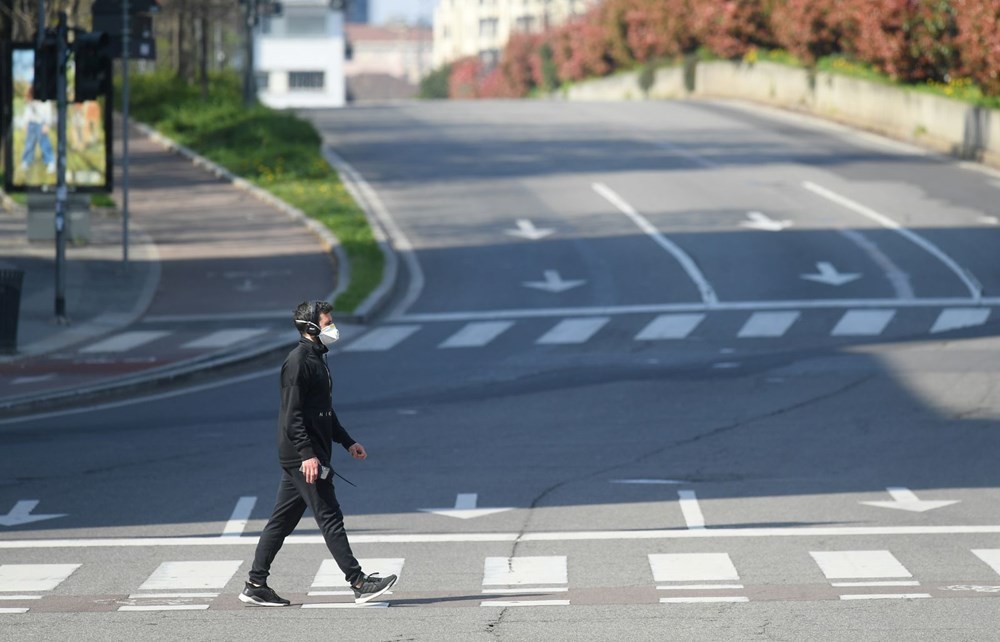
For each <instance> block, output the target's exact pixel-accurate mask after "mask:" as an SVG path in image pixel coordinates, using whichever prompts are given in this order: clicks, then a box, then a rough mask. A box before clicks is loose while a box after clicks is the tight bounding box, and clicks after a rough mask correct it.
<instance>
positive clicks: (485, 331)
mask: <svg viewBox="0 0 1000 642" xmlns="http://www.w3.org/2000/svg"><path fill="white" fill-rule="evenodd" d="M513 325H514V322H513V321H484V322H480V323H470V324H468V325H467V326H465V327H464V328H462V329H461V330H459V331H458V332H456V333H455V334H453V335H451V336H450V337H448V338H447V339H446V340H445V341H444V342H443V343H442V344H441V345H440V346H439V347H441V348H480V347H482V346H485V345H486V344H488V343H489V342H490V341H493V340H494V339H496V338H497V337H498V336H500V335H501V334H503V333H504V332H506V331H507V330H509V329H510V327H511V326H513Z"/></svg>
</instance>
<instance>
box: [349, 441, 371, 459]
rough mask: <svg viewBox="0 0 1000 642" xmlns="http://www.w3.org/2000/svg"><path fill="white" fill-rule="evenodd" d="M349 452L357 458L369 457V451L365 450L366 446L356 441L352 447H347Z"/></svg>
mask: <svg viewBox="0 0 1000 642" xmlns="http://www.w3.org/2000/svg"><path fill="white" fill-rule="evenodd" d="M347 452H349V453H351V457H354V458H355V459H367V458H368V453H366V452H365V447H364V446H362V445H361V444H359V443H355V444H354V445H352V446H351V447H350V448H348V449H347Z"/></svg>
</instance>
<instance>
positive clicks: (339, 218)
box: [130, 72, 383, 312]
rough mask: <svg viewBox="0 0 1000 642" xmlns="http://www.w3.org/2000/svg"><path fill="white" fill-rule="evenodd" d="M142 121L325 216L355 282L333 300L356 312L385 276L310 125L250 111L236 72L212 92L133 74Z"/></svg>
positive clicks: (217, 79)
mask: <svg viewBox="0 0 1000 642" xmlns="http://www.w3.org/2000/svg"><path fill="white" fill-rule="evenodd" d="M130 81H131V83H132V84H131V88H130V97H131V100H130V109H131V114H132V116H133V117H134V118H136V119H137V120H141V121H143V122H146V123H148V124H150V125H151V126H153V127H155V128H156V129H157V130H159V131H161V132H162V133H164V134H165V135H167V136H169V137H171V138H173V139H174V140H176V141H177V142H179V143H181V144H183V145H186V146H188V147H190V148H191V149H193V150H195V151H197V152H198V153H199V154H201V155H203V156H205V157H207V158H209V159H211V160H213V161H215V162H216V163H218V164H220V165H222V166H223V167H225V168H227V169H228V170H229V171H231V172H233V173H234V174H236V175H238V176H242V177H243V178H245V179H247V180H249V181H251V182H252V183H254V184H256V185H258V186H260V187H261V188H263V189H266V190H268V191H269V192H271V193H272V194H274V195H275V196H277V197H278V198H280V199H282V200H284V201H285V202H287V203H289V204H291V205H293V206H295V207H297V208H298V209H300V210H302V211H303V212H305V213H306V215H308V216H310V217H312V218H314V219H316V220H318V221H320V222H321V223H323V224H324V225H326V226H327V228H329V229H330V231H332V232H333V233H334V234H335V235H336V236H337V238H338V239H340V242H341V244H342V245H343V247H344V251H345V252H346V253H347V258H348V260H349V261H350V264H351V283H350V285H349V287H348V288H347V290H346V291H345V292H343V293H342V294H341V295H340V296H338V297H337V300H336V301H334V309H335V310H337V311H338V312H351V311H353V310H354V308H356V307H357V306H358V305H359V304H360V303H361V302H362V301H363V300H364V299H365V297H367V296H368V295H369V294H370V293H371V292H372V291H373V290H374V289H375V288H376V287H377V286H378V283H379V282H380V281H381V279H382V270H383V257H382V252H381V251H380V250H379V248H378V245H377V244H376V243H375V238H374V236H373V235H372V231H371V228H370V227H369V226H368V220H367V219H366V218H365V215H364V212H363V211H362V210H361V208H360V207H359V206H358V205H357V203H355V202H354V199H353V198H351V195H350V194H349V193H348V192H347V190H346V188H345V187H344V185H343V183H342V182H341V180H340V176H338V174H337V172H335V171H334V170H333V169H332V168H331V167H330V166H329V164H327V162H326V161H325V160H324V159H323V157H322V155H321V154H320V142H321V140H320V136H319V134H318V133H317V132H316V130H315V129H314V128H313V126H312V125H311V124H310V123H308V122H307V121H305V120H302V119H300V118H298V117H297V116H295V115H294V114H292V113H290V112H285V111H277V110H274V109H270V108H268V107H265V106H263V105H258V106H255V107H253V108H250V109H246V108H244V107H243V104H242V91H241V86H240V80H239V78H238V77H237V76H236V75H235V74H221V75H217V76H213V78H212V82H211V83H210V85H209V86H210V90H209V94H208V96H207V97H205V98H203V97H202V96H201V94H200V92H199V90H198V88H197V87H196V86H192V85H187V84H186V83H183V82H181V81H179V80H177V79H176V78H175V77H174V76H173V75H172V74H170V73H164V72H159V73H152V74H144V75H137V76H135V77H133V78H132V79H130Z"/></svg>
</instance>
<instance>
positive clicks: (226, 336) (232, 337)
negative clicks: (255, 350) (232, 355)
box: [181, 328, 267, 348]
mask: <svg viewBox="0 0 1000 642" xmlns="http://www.w3.org/2000/svg"><path fill="white" fill-rule="evenodd" d="M265 332H267V328H246V329H243V330H239V329H233V330H218V331H217V332H213V333H211V334H208V335H205V336H203V337H201V338H199V339H195V340H194V341H188V342H187V343H185V344H184V345H182V346H181V347H182V348H228V347H229V346H234V345H236V344H237V343H240V342H242V341H246V340H248V339H252V338H254V337H256V336H258V335H261V334H264V333H265Z"/></svg>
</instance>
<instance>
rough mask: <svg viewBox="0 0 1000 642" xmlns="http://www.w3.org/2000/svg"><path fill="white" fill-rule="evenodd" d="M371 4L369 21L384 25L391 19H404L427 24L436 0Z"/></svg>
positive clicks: (382, 0)
mask: <svg viewBox="0 0 1000 642" xmlns="http://www.w3.org/2000/svg"><path fill="white" fill-rule="evenodd" d="M369 1H370V3H371V14H372V15H371V20H372V22H375V23H384V22H386V21H387V20H391V19H393V18H404V19H406V20H407V21H409V22H416V21H417V20H418V19H420V18H423V19H424V20H425V21H426V22H427V23H428V24H430V22H431V19H432V18H433V16H434V5H436V4H437V0H369Z"/></svg>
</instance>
